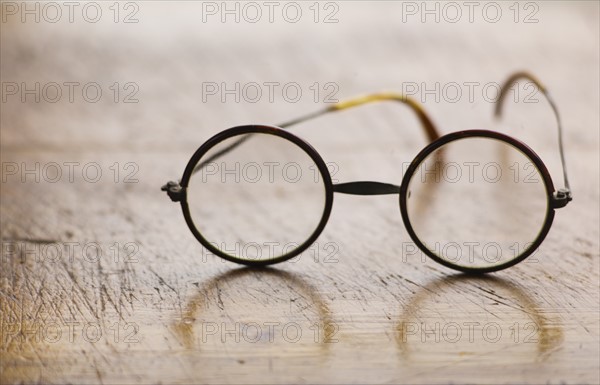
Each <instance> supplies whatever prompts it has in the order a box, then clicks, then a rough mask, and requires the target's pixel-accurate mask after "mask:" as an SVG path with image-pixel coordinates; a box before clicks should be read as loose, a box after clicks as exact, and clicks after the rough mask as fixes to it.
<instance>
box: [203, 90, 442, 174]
mask: <svg viewBox="0 0 600 385" xmlns="http://www.w3.org/2000/svg"><path fill="white" fill-rule="evenodd" d="M382 101H396V102H400V103H404V104H406V105H407V106H409V107H410V108H411V109H412V110H413V111H414V113H415V114H416V115H417V117H418V118H419V121H420V122H421V125H422V126H423V129H424V130H425V134H426V135H427V139H429V142H433V141H434V140H436V139H438V138H439V137H440V134H439V133H438V131H437V129H436V128H435V125H434V124H433V122H432V121H431V119H429V116H428V115H427V113H425V110H424V109H423V108H422V107H421V105H420V104H419V103H418V102H416V101H415V100H413V99H411V98H409V97H407V96H404V95H401V94H396V93H377V94H370V95H365V96H359V97H356V98H352V99H348V100H345V101H341V102H338V103H335V104H333V105H331V106H329V107H326V108H323V109H321V110H318V111H315V112H312V113H310V114H307V115H303V116H300V117H298V118H296V119H293V120H289V121H287V122H284V123H280V124H278V125H277V127H280V128H284V129H286V128H289V127H291V126H293V125H295V124H299V123H302V122H305V121H307V120H310V119H314V118H317V117H319V116H321V115H325V114H328V113H330V112H336V111H341V110H346V109H349V108H353V107H358V106H361V105H363V104H367V103H374V102H382ZM251 136H252V134H248V135H244V136H242V137H241V138H239V139H238V140H236V141H235V142H233V143H232V144H230V145H229V146H227V147H226V148H224V149H222V150H221V151H219V152H217V153H216V154H213V155H212V156H211V157H209V158H208V159H206V160H204V161H203V162H201V163H200V164H198V165H197V166H196V167H195V168H194V170H193V171H192V174H195V173H196V172H198V171H199V170H201V169H202V168H204V167H205V166H206V164H208V163H210V162H212V161H214V160H215V159H217V158H219V157H221V156H222V155H224V154H226V153H228V152H229V151H231V150H233V149H235V148H236V147H237V146H239V145H241V144H242V143H244V142H245V141H246V140H247V139H248V138H250V137H251Z"/></svg>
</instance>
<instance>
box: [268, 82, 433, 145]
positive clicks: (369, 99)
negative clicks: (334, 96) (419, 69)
mask: <svg viewBox="0 0 600 385" xmlns="http://www.w3.org/2000/svg"><path fill="white" fill-rule="evenodd" d="M382 101H396V102H400V103H404V104H406V105H407V106H409V107H410V108H411V109H412V110H413V111H414V112H415V114H416V115H417V117H418V118H419V121H420V123H421V126H423V130H425V134H426V135H427V139H429V141H430V142H433V141H434V140H436V139H438V138H439V137H440V134H439V133H438V131H437V129H436V127H435V125H434V124H433V122H432V121H431V119H430V118H429V116H428V115H427V113H425V110H424V109H423V108H422V107H421V105H420V104H419V103H418V102H416V101H415V100H413V99H411V98H409V97H407V96H404V95H402V94H396V93H391V92H382V93H376V94H369V95H364V96H359V97H356V98H352V99H348V100H344V101H341V102H338V103H335V104H333V105H331V106H329V107H327V108H324V109H322V110H319V111H316V112H313V113H310V114H308V115H304V116H301V117H299V118H296V119H293V120H290V121H287V122H284V123H281V124H278V125H277V126H278V127H281V128H288V127H290V126H293V125H295V124H298V123H302V122H305V121H307V120H310V119H314V118H316V117H319V116H321V115H325V114H328V113H330V112H336V111H341V110H347V109H349V108H353V107H358V106H361V105H363V104H367V103H374V102H382Z"/></svg>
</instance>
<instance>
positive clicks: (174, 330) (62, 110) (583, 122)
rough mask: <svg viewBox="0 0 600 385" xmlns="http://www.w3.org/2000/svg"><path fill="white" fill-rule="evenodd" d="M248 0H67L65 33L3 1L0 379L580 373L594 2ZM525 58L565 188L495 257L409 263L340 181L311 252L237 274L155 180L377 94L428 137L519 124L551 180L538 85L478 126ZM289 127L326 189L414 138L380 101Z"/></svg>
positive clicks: (394, 220)
mask: <svg viewBox="0 0 600 385" xmlns="http://www.w3.org/2000/svg"><path fill="white" fill-rule="evenodd" d="M256 4H257V7H258V9H259V10H260V12H261V15H262V16H261V18H260V20H257V22H255V23H254V22H253V21H255V19H256V18H257V15H258V14H256V13H255V12H256V11H257V10H256V9H255V8H256V6H254V5H253V6H251V7H255V8H249V7H248V6H247V5H245V4H242V3H239V4H238V5H237V6H236V3H233V2H231V3H228V5H227V6H229V7H230V8H229V9H233V12H234V13H233V14H227V13H226V12H224V10H223V9H222V5H221V3H220V2H217V3H212V2H204V3H200V2H198V3H194V2H177V3H166V2H158V1H157V2H153V1H147V2H135V3H134V2H129V3H126V4H125V3H120V4H117V5H116V6H115V5H114V4H109V3H102V4H101V5H100V8H101V11H102V13H101V14H100V16H98V15H99V14H98V13H97V9H96V8H95V6H94V5H91V6H90V5H88V6H85V5H84V4H78V5H76V6H74V8H73V13H72V16H73V22H70V20H69V13H68V11H69V9H68V8H67V6H66V5H64V4H59V5H58V6H56V5H54V6H52V5H50V6H48V5H47V4H38V7H39V9H38V10H36V8H35V7H36V5H35V3H28V5H27V6H29V7H30V8H29V9H33V11H32V12H33V14H28V13H27V12H25V11H24V9H23V8H22V7H23V5H22V3H8V2H2V17H3V19H2V24H1V37H0V43H1V48H0V52H1V78H2V87H3V88H2V97H3V101H2V104H1V114H0V115H1V159H2V178H3V181H2V185H1V194H0V197H1V204H0V209H1V236H2V262H1V263H2V264H1V270H0V301H1V302H0V311H1V316H0V329H1V336H2V342H1V343H0V354H1V356H0V382H2V383H3V384H4V383H21V382H24V383H38V382H39V383H115V384H116V383H118V384H121V383H236V384H237V383H252V384H254V383H257V384H258V383H260V384H263V383H304V382H308V383H365V382H368V383H423V384H433V383H436V384H437V383H463V382H468V383H532V384H533V383H535V384H539V383H552V384H554V383H589V384H592V383H594V384H596V383H599V382H600V362H599V356H600V352H599V349H600V347H599V345H600V344H599V340H600V331H599V326H600V322H599V299H600V297H599V267H600V265H599V263H598V261H599V258H598V257H599V227H600V219H599V211H600V207H599V194H600V193H599V191H600V189H599V155H598V154H599V127H600V121H599V103H600V101H599V81H600V79H599V71H598V68H599V54H600V51H599V36H600V33H599V22H598V15H599V6H598V3H596V2H591V1H590V2H569V4H567V3H566V2H565V3H562V2H554V1H553V2H534V3H527V4H529V5H526V4H524V3H520V4H517V6H515V5H514V4H513V3H512V2H498V3H493V4H491V5H489V4H487V3H481V4H478V5H477V6H476V7H475V8H474V9H473V10H472V12H473V13H472V17H473V22H470V20H469V14H468V11H469V8H468V5H465V4H463V3H455V4H457V6H458V10H459V11H460V12H461V14H462V17H461V18H459V19H458V20H457V19H456V18H457V17H458V16H457V15H458V14H457V13H455V12H456V11H457V9H455V8H456V6H450V7H455V8H449V7H448V6H447V5H445V4H443V3H439V4H438V5H437V7H438V8H435V7H436V5H435V4H434V3H430V4H429V5H428V6H429V7H430V8H429V9H433V10H434V11H433V12H434V13H433V14H428V13H426V12H424V10H423V9H422V8H421V3H420V2H416V3H411V2H404V3H401V2H377V3H370V4H367V3H366V2H330V3H320V4H317V6H316V7H315V5H314V4H313V3H312V2H297V3H293V4H290V3H278V4H277V6H276V7H275V8H274V9H273V13H272V17H273V22H272V23H271V22H270V21H269V19H268V17H269V15H268V11H269V8H268V7H270V5H266V4H264V3H260V2H259V3H256ZM52 7H59V10H60V12H61V17H58V16H57V15H58V14H57V13H56V9H55V8H52ZM111 7H112V8H111ZM235 7H238V8H235ZM497 7H499V8H500V10H501V12H502V14H501V16H500V17H499V20H498V21H496V16H494V15H495V13H494V12H495V11H496V10H497V9H496V8H497ZM511 7H512V8H511ZM84 9H85V12H84ZM236 9H237V11H236ZM284 9H285V10H286V12H288V13H286V14H282V11H283V10H284ZM297 9H300V10H301V12H302V14H301V16H300V17H299V20H298V21H297V22H293V21H296V20H295V19H296V18H297V16H295V15H296V13H294V12H296V11H297ZM436 9H437V11H436ZM483 9H485V10H486V12H488V13H485V14H484V13H482V11H483ZM316 10H318V11H319V12H318V14H316V13H315V12H316ZM517 10H518V11H519V12H518V13H517ZM117 11H118V12H117ZM82 12H84V13H82ZM236 12H237V14H236ZM436 12H437V13H436ZM23 17H24V18H25V22H23V21H22V18H23ZM35 17H39V22H36V20H35ZM221 17H225V22H222V21H221ZM235 17H239V22H235ZM315 17H316V20H317V22H315ZM422 17H424V18H425V22H422V20H421V18H422ZM436 17H439V22H436V20H435V18H436ZM57 18H58V19H57ZM515 18H516V20H517V22H515ZM96 19H98V20H96ZM136 20H137V22H135V23H126V22H125V21H136ZM53 21H56V22H53ZM325 21H331V23H326V22H325ZM336 21H337V22H336ZM454 21H456V22H454ZM525 21H529V22H531V21H537V22H532V23H526V22H525ZM520 69H526V70H529V71H531V72H533V73H535V74H536V75H537V76H538V77H539V78H540V79H541V80H542V81H543V82H544V83H545V84H546V85H547V87H548V88H549V89H550V90H551V92H552V93H553V95H554V96H555V99H556V102H557V104H558V106H559V109H560V111H561V114H562V117H563V121H564V129H565V149H566V155H567V162H568V169H569V173H570V178H571V184H572V188H573V191H574V197H575V198H574V201H573V202H572V203H571V204H570V205H569V206H567V207H566V208H565V209H562V210H560V211H558V212H557V215H556V218H555V221H554V225H553V228H552V229H551V231H550V234H549V235H548V237H547V239H546V241H545V242H544V243H543V245H542V247H541V248H540V251H539V252H538V253H537V254H536V256H535V258H532V259H531V260H527V261H526V262H523V263H521V264H519V265H517V266H515V267H513V268H510V269H508V270H504V271H501V272H498V273H495V274H490V275H488V276H485V277H467V276H463V275H460V274H457V273H455V272H454V271H452V270H450V269H447V268H445V267H442V266H440V265H438V264H436V263H435V262H433V261H431V260H429V259H423V260H421V259H420V258H417V259H415V258H406V249H405V246H406V244H407V242H410V239H409V237H408V234H407V233H406V231H405V229H404V227H403V224H402V221H401V218H400V215H399V211H398V202H397V196H382V197H371V198H369V197H356V196H343V195H339V196H336V198H335V205H334V208H333V211H332V215H331V219H330V221H329V223H328V225H327V227H326V228H325V231H324V232H323V234H322V235H321V237H320V238H319V239H318V241H317V244H316V246H315V248H313V249H312V252H311V253H310V254H308V255H304V256H303V257H302V258H300V260H298V261H296V262H287V263H284V264H281V265H277V266H274V267H273V268H270V269H267V270H252V269H247V268H240V267H239V266H236V265H234V264H232V263H229V262H224V261H221V260H220V259H218V258H215V257H214V256H210V255H208V254H207V252H206V251H205V250H204V249H203V248H202V247H201V246H200V245H199V244H198V242H196V241H195V239H194V238H193V236H192V234H190V232H189V230H188V228H187V226H186V224H185V222H184V220H183V218H182V216H181V213H180V209H179V208H178V206H177V205H175V204H172V203H171V202H170V201H169V200H168V198H167V197H166V195H164V193H163V192H161V191H160V189H159V188H160V186H161V185H162V184H164V183H165V182H166V181H168V180H171V179H176V178H178V177H179V176H180V175H181V173H182V171H183V169H184V167H185V164H186V162H187V160H188V159H189V157H190V156H191V154H192V153H193V152H194V151H195V150H196V148H197V147H198V146H199V145H200V144H201V143H202V142H203V141H204V140H206V139H207V138H209V137H210V136H211V135H213V134H215V133H217V132H219V131H220V130H223V129H225V128H228V127H231V126H234V125H239V124H248V123H265V124H276V123H278V122H280V121H284V120H286V119H290V118H293V117H296V116H299V115H302V114H304V113H308V112H311V111H314V110H317V109H319V108H321V107H322V106H323V105H324V104H327V103H328V102H331V100H333V99H340V100H341V99H345V98H348V97H352V96H355V95H357V94H361V93H368V92H375V91H381V90H390V91H403V92H405V93H408V94H410V95H411V96H413V98H415V99H417V100H419V101H420V102H422V104H423V106H424V108H425V109H426V110H427V111H428V112H429V114H430V115H431V117H432V119H433V120H434V121H435V123H436V124H437V126H438V127H439V130H440V131H441V132H442V133H447V132H451V131H455V130H459V129H466V128H488V129H496V130H503V131H504V132H507V133H509V134H510V135H514V136H515V137H517V138H519V139H522V140H523V141H525V142H526V143H528V144H530V145H531V146H532V147H533V148H534V149H535V150H536V151H537V152H538V153H539V155H540V156H541V157H542V159H544V161H545V162H546V163H547V164H548V167H549V169H550V172H551V173H552V175H553V178H554V181H555V184H556V185H557V186H559V185H562V178H561V174H560V173H561V169H560V163H559V157H558V152H557V151H558V148H557V139H556V135H555V126H554V122H553V120H552V115H551V113H550V110H549V108H548V106H547V105H546V104H545V103H544V102H543V99H541V98H540V99H539V100H540V101H539V102H537V103H525V102H524V100H525V98H526V95H527V92H529V91H531V90H527V89H525V88H523V87H522V88H520V89H519V88H517V89H519V90H520V91H521V93H520V94H519V95H520V96H518V97H517V103H513V104H511V105H510V106H509V107H508V109H507V116H506V119H504V120H503V121H502V122H501V123H498V122H495V121H494V120H493V119H492V111H493V103H492V99H493V97H494V96H493V95H494V90H495V88H494V87H495V86H496V85H495V84H494V82H501V81H502V80H504V78H505V77H506V76H507V75H509V74H510V73H511V72H512V71H515V70H520ZM268 82H276V83H278V84H276V85H274V92H273V93H272V95H269V94H268V90H269V88H268V87H269V86H268V84H267V85H266V83H268ZM36 83H39V85H38V86H37V87H38V88H37V91H36ZM236 83H239V86H238V87H239V90H240V92H239V93H237V95H236V94H234V93H233V94H232V93H227V92H226V90H228V89H234V88H235V87H236ZM256 85H258V86H259V87H258V88H259V89H260V91H261V92H262V94H261V96H260V97H257V95H256V94H255V93H252V92H251V91H253V90H254V91H255V90H256V88H257V87H256ZM470 85H472V87H473V88H472V92H470V91H469V90H470V89H471V88H469V87H470ZM457 86H458V87H457ZM70 87H72V90H73V92H72V94H71V95H70V96H72V100H70V97H69V90H70V89H71V88H70ZM252 87H254V89H252ZM285 87H287V88H286V92H289V94H288V93H286V94H282V91H283V89H284V88H285ZM290 87H291V88H290ZM57 89H59V90H60V91H61V95H60V97H59V95H58V94H57V93H56V92H57ZM98 89H100V90H101V91H102V94H101V95H98V94H97V91H98ZM297 89H300V90H301V91H302V95H301V96H300V97H296V96H295V95H294V94H293V92H292V91H295V90H297ZM457 89H458V90H459V91H460V97H457V94H455V93H454V91H455V90H457ZM28 90H33V91H31V92H30V91H28ZM84 90H85V91H84ZM316 90H318V91H319V92H318V94H316V93H315V92H316ZM431 90H433V91H431ZM484 91H486V92H489V95H491V96H489V95H486V94H485V93H484ZM245 92H246V93H245ZM236 96H237V97H238V98H239V101H236V100H235V98H236ZM270 96H272V98H273V99H272V100H269V97H270ZM538 96H539V95H538ZM36 97H37V98H39V101H36V100H35V99H36ZM222 98H225V102H223V101H222ZM22 99H24V101H23V100H22ZM436 99H437V100H436ZM126 101H127V102H131V103H127V102H126ZM294 132H295V133H297V134H298V135H300V136H302V137H303V138H304V139H306V140H308V141H309V142H310V143H312V144H313V145H314V146H315V148H316V149H317V150H318V151H319V152H320V153H321V155H322V156H323V158H324V159H325V160H326V161H330V162H335V163H336V164H337V165H338V167H339V172H338V173H337V175H336V178H337V179H339V180H340V181H341V182H343V181H352V180H380V181H388V182H394V181H396V182H394V183H399V181H400V179H399V178H400V177H401V175H402V168H401V167H400V166H399V165H401V164H406V163H407V162H410V161H411V160H412V158H413V157H414V156H415V154H416V153H417V152H418V151H419V150H420V149H421V148H422V147H423V146H424V145H425V144H426V143H427V140H426V137H425V135H424V134H423V133H421V132H420V128H419V124H418V121H417V120H416V119H415V118H414V116H413V115H412V114H411V113H410V112H409V110H408V109H407V108H406V107H402V106H399V105H396V104H394V103H382V104H379V105H373V106H368V107H361V108H360V109H356V110H353V111H348V112H344V113H338V114H332V115H329V116H326V117H323V118H320V119H318V120H314V121H311V122H310V123H306V124H305V125H303V126H302V127H298V128H295V129H294ZM27 170H33V171H31V172H28V171H27ZM57 170H60V172H61V173H62V174H61V176H60V177H58V175H57V174H56V172H57ZM97 171H101V173H102V174H101V176H99V177H97V176H96V172H97ZM71 176H72V178H71ZM36 178H37V180H36ZM485 214H486V211H485V210H481V212H479V213H465V215H464V216H463V217H461V218H456V221H455V223H452V224H451V225H452V226H461V224H464V223H471V222H468V221H478V220H480V219H481V218H482V217H483V216H485ZM328 244H329V245H334V249H327V245H328ZM332 250H333V252H332Z"/></svg>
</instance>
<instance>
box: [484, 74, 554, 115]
mask: <svg viewBox="0 0 600 385" xmlns="http://www.w3.org/2000/svg"><path fill="white" fill-rule="evenodd" d="M520 79H526V80H528V81H530V82H531V83H533V84H535V86H536V87H537V88H538V89H539V90H540V91H541V92H542V93H543V94H544V96H545V97H546V98H549V95H548V91H547V90H546V87H545V86H544V85H543V84H542V83H541V82H540V81H539V80H538V78H536V77H535V76H533V75H532V74H531V73H529V72H527V71H517V72H514V73H513V74H512V75H510V76H509V77H508V79H506V81H505V82H504V83H503V84H502V86H501V87H500V95H498V100H496V105H495V107H494V117H495V118H500V117H501V116H502V107H503V105H504V99H505V98H506V95H507V94H508V91H509V90H510V88H511V87H512V85H513V84H514V83H516V82H517V81H519V80H520Z"/></svg>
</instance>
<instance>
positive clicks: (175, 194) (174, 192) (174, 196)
mask: <svg viewBox="0 0 600 385" xmlns="http://www.w3.org/2000/svg"><path fill="white" fill-rule="evenodd" d="M160 189H161V190H162V191H166V192H167V194H168V195H169V198H171V200H172V201H173V202H179V201H181V198H182V196H183V188H182V187H181V186H180V185H179V183H177V182H172V181H171V182H167V184H166V185H164V186H162V187H161V188H160Z"/></svg>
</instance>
